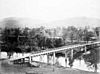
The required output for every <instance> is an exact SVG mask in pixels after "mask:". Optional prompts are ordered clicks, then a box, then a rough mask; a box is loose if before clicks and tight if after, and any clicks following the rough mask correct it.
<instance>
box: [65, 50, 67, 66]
mask: <svg viewBox="0 0 100 74" xmlns="http://www.w3.org/2000/svg"><path fill="white" fill-rule="evenodd" d="M65 67H67V52H66V51H65Z"/></svg>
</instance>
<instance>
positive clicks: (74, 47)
mask: <svg viewBox="0 0 100 74" xmlns="http://www.w3.org/2000/svg"><path fill="white" fill-rule="evenodd" d="M88 46H90V47H97V46H100V41H98V42H92V43H86V44H77V45H69V46H63V47H59V48H53V49H47V50H44V51H40V52H35V53H30V54H29V55H26V56H22V57H17V58H11V59H9V60H10V61H16V60H19V59H23V60H24V59H25V58H29V63H32V58H33V57H35V56H41V55H47V63H49V57H48V56H49V54H50V53H52V54H53V64H55V53H57V52H59V51H63V52H64V53H65V62H66V66H67V56H68V53H67V52H68V51H71V59H73V50H77V51H83V50H84V51H85V52H87V47H88Z"/></svg>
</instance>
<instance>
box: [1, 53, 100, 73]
mask: <svg viewBox="0 0 100 74" xmlns="http://www.w3.org/2000/svg"><path fill="white" fill-rule="evenodd" d="M28 54H29V53H27V54H24V55H28ZM24 55H23V54H21V53H18V54H16V53H14V54H13V56H12V58H16V57H21V56H24ZM0 58H7V53H6V52H1V55H0ZM32 59H33V60H34V61H41V62H45V63H47V55H42V59H41V57H40V56H37V57H34V58H32ZM55 60H56V63H58V64H59V65H61V66H63V67H65V57H63V56H60V57H58V58H57V57H56V58H55ZM49 63H51V64H53V57H52V56H51V57H50V58H49ZM68 63H69V61H68V62H67V67H69V65H68ZM72 68H73V69H80V70H85V71H92V72H93V71H94V69H93V68H92V67H87V65H86V63H85V62H84V60H83V59H82V60H74V63H73V67H72ZM97 72H100V64H98V70H97Z"/></svg>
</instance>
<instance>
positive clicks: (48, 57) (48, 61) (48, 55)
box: [47, 53, 49, 64]
mask: <svg viewBox="0 0 100 74" xmlns="http://www.w3.org/2000/svg"><path fill="white" fill-rule="evenodd" d="M47 64H49V53H48V54H47Z"/></svg>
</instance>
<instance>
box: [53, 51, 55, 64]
mask: <svg viewBox="0 0 100 74" xmlns="http://www.w3.org/2000/svg"><path fill="white" fill-rule="evenodd" d="M55 58H56V55H55V52H53V65H54V64H55Z"/></svg>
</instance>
